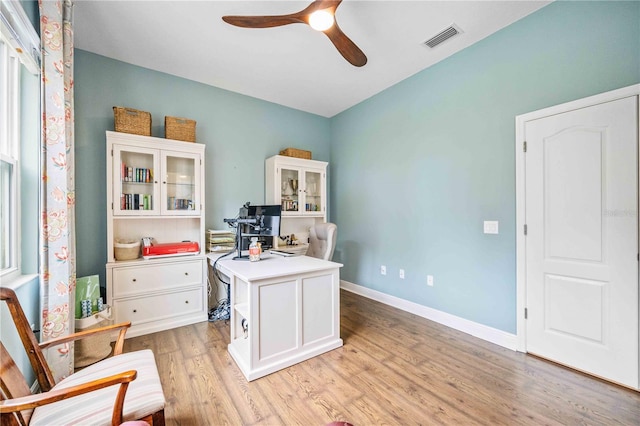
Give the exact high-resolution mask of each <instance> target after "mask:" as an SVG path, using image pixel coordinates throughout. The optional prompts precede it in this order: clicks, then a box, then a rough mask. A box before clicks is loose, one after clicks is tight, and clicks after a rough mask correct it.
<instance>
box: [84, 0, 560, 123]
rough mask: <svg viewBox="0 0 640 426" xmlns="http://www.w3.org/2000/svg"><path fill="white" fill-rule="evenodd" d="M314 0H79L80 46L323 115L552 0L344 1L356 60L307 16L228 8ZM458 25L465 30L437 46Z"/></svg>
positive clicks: (293, 5) (296, 6)
mask: <svg viewBox="0 0 640 426" xmlns="http://www.w3.org/2000/svg"><path fill="white" fill-rule="evenodd" d="M310 2H311V1H307V2H305V1H302V2H301V1H297V0H295V1H293V0H287V1H270V0H259V1H242V0H236V1H204V0H202V1H186V0H172V1H164V0H142V1H129V0H116V1H102V0H76V1H75V7H74V21H73V22H74V42H75V46H76V48H79V49H82V50H86V51H89V52H94V53H97V54H99V55H103V56H107V57H110V58H114V59H118V60H120V61H124V62H127V63H131V64H135V65H139V66H141V67H145V68H150V69H153V70H157V71H162V72H165V73H168V74H172V75H175V76H179V77H183V78H187V79H190V80H194V81H198V82H201V83H205V84H208V85H212V86H216V87H220V88H223V89H227V90H231V91H233V92H238V93H242V94H245V95H249V96H252V97H255V98H259V99H264V100H266V101H270V102H274V103H277V104H281V105H285V106H288V107H291V108H295V109H299V110H302V111H307V112H310V113H314V114H318V115H321V116H325V117H332V116H334V115H336V114H338V113H340V112H342V111H344V110H345V109H348V108H349V107H351V106H353V105H355V104H357V103H359V102H361V101H363V100H365V99H367V98H369V97H371V96H373V95H375V94H376V93H378V92H380V91H382V90H384V89H386V88H388V87H390V86H392V85H394V84H396V83H398V82H399V81H401V80H404V79H406V78H407V77H409V76H411V75H413V74H415V73H417V72H419V71H421V70H423V69H425V68H428V67H429V66H431V65H433V64H435V63H437V62H439V61H441V60H443V59H445V58H446V57H448V56H450V55H452V54H454V53H456V52H457V51H460V50H462V49H464V48H465V47H467V46H469V45H471V44H473V43H475V42H477V41H479V40H482V39H483V38H485V37H487V36H488V35H490V34H492V33H494V32H496V31H498V30H500V29H501V28H504V27H506V26H507V25H509V24H511V23H513V22H515V21H517V20H519V19H521V18H523V17H524V16H526V15H528V14H530V13H532V12H534V11H536V10H538V9H540V8H541V7H543V6H545V5H547V4H549V3H550V2H549V1H541V0H534V1H524V0H522V1H492V0H484V1H479V0H476V1H425V0H413V1H398V0H377V1H363V0H344V1H343V2H342V3H341V4H340V6H339V7H338V9H337V11H336V21H337V22H338V24H339V25H340V28H341V29H342V30H343V31H344V32H345V34H346V35H347V36H348V37H349V38H351V40H353V41H354V42H355V43H356V44H357V45H358V46H359V47H360V49H362V50H363V51H364V53H365V54H366V55H367V58H368V62H367V64H366V65H365V66H363V67H361V68H358V67H354V66H353V65H351V64H349V63H348V62H347V61H345V60H344V59H343V58H342V56H341V55H340V54H339V53H338V51H337V50H336V49H335V47H334V46H333V44H332V43H331V42H330V41H329V39H328V38H327V37H326V36H325V35H324V34H322V33H318V32H316V31H314V30H312V29H311V28H310V27H308V26H307V25H304V24H291V25H286V26H283V27H277V28H266V29H248V28H238V27H234V26H231V25H229V24H226V23H224V22H223V21H222V19H221V17H222V16H223V15H278V14H288V13H293V12H297V11H299V10H302V9H303V8H305V7H306V6H307V5H308V4H309V3H310ZM451 24H455V25H457V26H458V27H459V28H460V29H461V30H462V31H463V33H462V34H461V35H458V36H456V37H454V38H452V39H450V40H448V41H446V42H444V43H443V44H441V45H439V46H437V47H435V48H434V49H429V48H428V47H426V46H425V45H424V44H423V42H424V41H426V40H427V39H429V38H431V37H432V36H434V35H436V34H437V33H439V32H440V31H441V30H443V29H445V28H446V27H448V26H449V25H451Z"/></svg>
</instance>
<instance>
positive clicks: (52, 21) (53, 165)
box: [39, 0, 76, 381]
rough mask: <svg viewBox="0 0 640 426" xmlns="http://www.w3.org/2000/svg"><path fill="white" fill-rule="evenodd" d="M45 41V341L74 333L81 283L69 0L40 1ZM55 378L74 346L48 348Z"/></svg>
mask: <svg viewBox="0 0 640 426" xmlns="http://www.w3.org/2000/svg"><path fill="white" fill-rule="evenodd" d="M39 6H40V37H41V45H42V146H41V152H42V157H41V170H42V186H41V190H40V196H41V200H40V201H41V202H40V206H41V215H40V217H41V219H40V232H41V235H40V280H41V282H40V294H41V309H42V331H41V333H42V334H41V338H42V340H43V341H46V340H50V339H52V338H56V337H59V336H64V335H67V334H70V333H72V332H73V329H74V327H73V321H74V317H75V315H74V312H73V308H74V306H75V303H74V296H75V284H76V265H75V261H76V253H75V183H74V159H73V149H74V148H73V146H74V143H73V140H74V137H73V31H72V26H71V21H72V17H71V12H72V7H73V4H72V2H71V1H70V0H39ZM47 361H48V363H49V365H50V367H51V370H52V371H53V374H54V376H55V379H56V381H58V380H59V379H61V378H63V377H66V376H68V375H69V374H71V373H72V372H73V346H72V345H60V346H57V347H54V348H51V349H49V350H48V352H47Z"/></svg>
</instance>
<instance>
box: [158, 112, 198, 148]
mask: <svg viewBox="0 0 640 426" xmlns="http://www.w3.org/2000/svg"><path fill="white" fill-rule="evenodd" d="M164 137H165V138H167V139H175V140H177V141H184V142H195V141H196V122H195V121H194V120H189V119H188V118H180V117H169V116H166V117H165V118H164Z"/></svg>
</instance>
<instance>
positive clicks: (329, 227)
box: [307, 223, 338, 260]
mask: <svg viewBox="0 0 640 426" xmlns="http://www.w3.org/2000/svg"><path fill="white" fill-rule="evenodd" d="M337 231H338V226H336V224H335V223H319V224H317V225H314V226H313V227H311V230H310V232H309V248H308V249H307V256H311V257H317V258H318V259H324V260H331V258H332V257H333V251H334V250H335V248H336V238H337V235H336V234H337Z"/></svg>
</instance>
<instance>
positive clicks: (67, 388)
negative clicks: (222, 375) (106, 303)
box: [0, 287, 165, 426]
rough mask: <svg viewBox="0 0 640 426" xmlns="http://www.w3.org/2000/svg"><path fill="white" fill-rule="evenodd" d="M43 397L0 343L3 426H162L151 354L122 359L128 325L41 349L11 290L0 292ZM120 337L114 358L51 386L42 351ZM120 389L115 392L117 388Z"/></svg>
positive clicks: (71, 337) (144, 352) (158, 385)
mask: <svg viewBox="0 0 640 426" xmlns="http://www.w3.org/2000/svg"><path fill="white" fill-rule="evenodd" d="M0 300H4V301H5V302H6V304H7V307H8V308H9V312H10V313H11V317H12V319H13V322H14V323H15V326H16V329H17V331H18V335H19V336H20V340H21V341H22V344H23V346H24V349H25V351H26V353H27V355H28V357H29V361H30V363H31V366H32V368H33V370H34V372H35V374H36V378H37V381H38V384H39V386H40V391H41V393H38V394H32V393H31V390H30V388H29V385H28V383H27V381H26V379H25V378H24V376H23V374H22V373H21V372H20V370H19V369H18V367H17V366H16V364H15V362H14V361H13V359H12V358H11V356H10V355H9V353H8V351H7V349H6V348H5V346H4V345H3V344H2V342H0V385H1V386H0V391H1V393H0V421H1V423H2V425H3V426H4V425H52V424H55V425H63V424H71V423H79V422H80V423H81V422H83V421H84V422H85V423H86V422H87V421H89V422H90V423H91V424H92V425H94V424H95V425H98V424H100V425H108V424H111V425H119V424H121V423H123V422H124V421H131V420H144V421H146V422H147V423H149V424H150V425H153V426H164V406H165V398H164V393H163V391H162V385H161V383H160V377H159V376H158V369H157V366H156V363H155V359H154V356H153V352H152V351H151V350H148V349H147V350H142V351H136V352H129V353H124V354H123V353H122V349H123V346H124V337H125V333H126V330H127V328H128V327H130V325H131V324H130V323H122V324H115V325H111V326H107V327H102V328H98V329H92V330H86V331H81V332H78V333H74V334H71V335H68V336H63V337H60V338H58V339H53V340H49V341H47V342H44V343H41V344H39V343H38V341H37V340H36V337H35V335H34V333H33V331H32V330H31V328H30V327H29V322H28V321H27V318H26V316H25V314H24V312H23V310H22V307H21V306H20V302H19V301H18V298H17V297H16V294H15V292H14V291H13V290H10V289H8V288H1V287H0ZM115 331H119V334H118V338H117V340H116V343H115V345H114V356H113V357H110V358H107V359H104V360H102V361H99V362H97V363H95V364H92V365H90V366H88V367H86V368H84V369H82V370H80V371H78V372H76V373H74V374H72V375H70V376H69V377H66V378H64V379H62V380H61V381H60V382H59V383H55V381H54V378H53V374H52V373H51V370H50V369H49V366H48V365H47V362H46V359H45V356H44V353H43V351H42V350H43V349H46V348H50V347H52V346H56V345H60V344H63V343H68V342H72V341H74V340H77V339H81V338H84V337H87V336H91V335H94V334H99V333H114V332H115ZM115 385H119V386H115Z"/></svg>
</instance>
